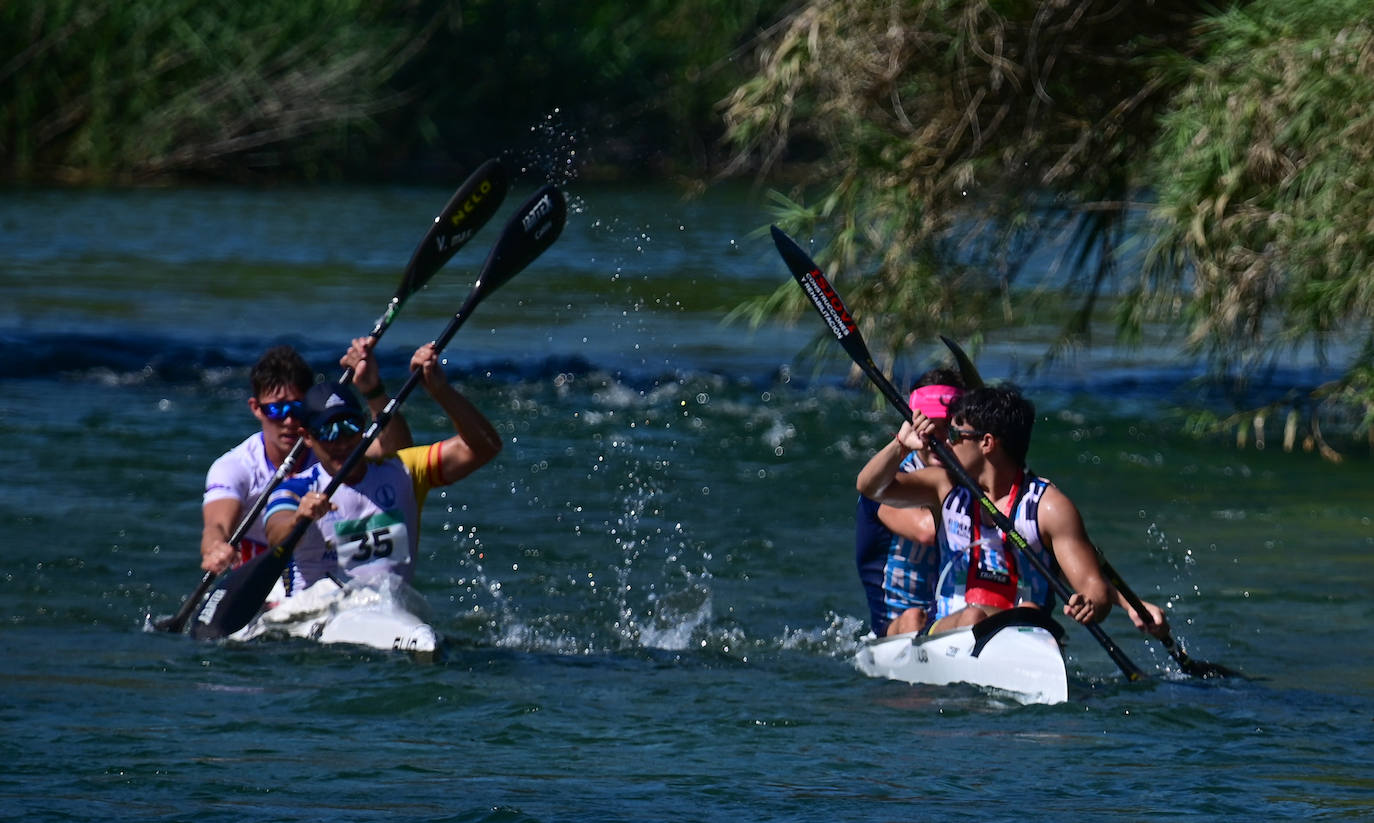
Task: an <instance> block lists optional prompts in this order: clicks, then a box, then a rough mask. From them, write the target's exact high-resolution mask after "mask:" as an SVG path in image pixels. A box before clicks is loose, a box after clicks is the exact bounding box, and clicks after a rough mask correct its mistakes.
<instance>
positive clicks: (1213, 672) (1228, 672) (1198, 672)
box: [940, 334, 1244, 677]
mask: <svg viewBox="0 0 1374 823" xmlns="http://www.w3.org/2000/svg"><path fill="white" fill-rule="evenodd" d="M940 339H941V340H943V341H944V343H945V346H946V347H948V348H949V350H950V353H952V354H953V355H954V361H955V362H956V363H957V364H958V365H959V373H960V374H962V375H963V378H964V388H966V389H973V388H979V387H981V386H982V385H983V378H982V376H981V375H980V374H978V369H977V367H976V366H974V365H973V360H972V359H971V358H970V357H969V356H968V355H967V354H965V353H964V350H963V349H962V348H960V346H959V344H958V343H956V342H954V341H953V340H951V339H950V338H948V337H946V336H944V335H943V334H942V335H940ZM1093 551H1094V552H1095V553H1096V554H1097V563H1098V565H1099V566H1100V567H1101V568H1102V573H1103V574H1104V575H1106V577H1107V582H1109V583H1111V584H1112V586H1114V587H1115V588H1116V590H1117V591H1119V592H1121V596H1122V597H1124V598H1125V599H1126V603H1127V604H1128V605H1129V606H1130V607H1131V608H1132V609H1133V610H1135V613H1136V614H1137V615H1139V616H1140V619H1141V621H1142V622H1143V623H1144V624H1145V630H1146V631H1147V632H1149V633H1150V634H1153V635H1155V637H1156V639H1157V640H1159V642H1160V643H1162V644H1163V645H1164V649H1165V650H1166V651H1167V652H1169V656H1170V657H1172V658H1173V659H1174V661H1175V662H1177V663H1178V667H1179V669H1180V670H1182V671H1183V673H1184V674H1187V675H1190V676H1192V677H1244V675H1242V674H1241V673H1240V672H1237V671H1235V670H1234V669H1228V668H1227V667H1225V666H1222V665H1219V664H1216V663H1208V662H1205V661H1200V660H1193V659H1192V658H1190V657H1189V656H1188V653H1187V652H1185V651H1184V650H1183V647H1182V646H1180V645H1178V644H1177V643H1176V642H1175V641H1174V636H1173V634H1172V633H1170V632H1169V631H1168V630H1167V629H1166V630H1165V632H1164V635H1163V636H1162V637H1161V636H1159V635H1158V634H1156V632H1155V631H1154V628H1155V622H1154V619H1153V618H1152V617H1150V612H1149V611H1148V610H1147V609H1146V608H1145V604H1144V603H1143V602H1142V601H1141V599H1140V598H1139V597H1137V596H1136V593H1135V592H1133V591H1131V587H1130V586H1128V585H1127V584H1126V581H1125V579H1123V578H1122V577H1121V574H1120V572H1118V571H1117V570H1116V569H1115V568H1113V567H1112V564H1111V563H1109V562H1108V561H1107V557H1106V555H1104V554H1103V553H1102V549H1100V548H1098V547H1097V546H1093Z"/></svg>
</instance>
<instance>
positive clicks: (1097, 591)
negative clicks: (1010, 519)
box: [1039, 486, 1120, 623]
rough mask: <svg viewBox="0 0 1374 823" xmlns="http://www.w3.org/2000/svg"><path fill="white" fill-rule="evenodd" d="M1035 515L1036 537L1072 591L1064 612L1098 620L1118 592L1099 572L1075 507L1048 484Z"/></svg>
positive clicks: (1083, 619) (1081, 620) (1089, 620)
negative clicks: (1038, 525)
mask: <svg viewBox="0 0 1374 823" xmlns="http://www.w3.org/2000/svg"><path fill="white" fill-rule="evenodd" d="M1039 518H1040V538H1041V540H1042V541H1043V542H1044V544H1045V546H1046V547H1048V548H1049V550H1050V551H1051V552H1053V553H1054V558H1055V560H1057V561H1058V562H1059V568H1060V569H1061V570H1062V571H1063V573H1064V577H1065V579H1066V580H1068V583H1069V586H1070V587H1071V588H1072V589H1073V590H1074V592H1075V594H1074V596H1073V597H1071V598H1070V599H1069V602H1068V603H1066V604H1065V605H1064V614H1065V615H1067V616H1069V617H1071V618H1073V619H1074V620H1077V621H1078V622H1079V623H1097V622H1099V621H1101V620H1102V619H1103V618H1105V617H1106V616H1107V615H1108V614H1109V613H1110V612H1111V610H1112V604H1113V603H1114V602H1117V598H1118V597H1119V596H1120V595H1119V593H1118V592H1117V591H1116V590H1115V589H1114V588H1112V586H1111V585H1110V584H1109V583H1108V582H1107V579H1106V577H1104V576H1103V574H1102V567H1101V566H1099V565H1098V563H1097V552H1096V550H1095V549H1094V548H1093V544H1092V542H1091V541H1090V540H1089V539H1088V532H1087V529H1086V527H1084V525H1083V516H1082V515H1081V514H1080V513H1079V511H1078V507H1077V506H1075V505H1074V504H1073V501H1072V500H1070V499H1069V498H1068V497H1067V496H1066V495H1065V494H1064V493H1063V492H1061V491H1060V490H1059V489H1058V488H1057V487H1055V486H1050V487H1049V488H1047V489H1046V490H1045V496H1044V497H1043V498H1041V500H1040V510H1039Z"/></svg>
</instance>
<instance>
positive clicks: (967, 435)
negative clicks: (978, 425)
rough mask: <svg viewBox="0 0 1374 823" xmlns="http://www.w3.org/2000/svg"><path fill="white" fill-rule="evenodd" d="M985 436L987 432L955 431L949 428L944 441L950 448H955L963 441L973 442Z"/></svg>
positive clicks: (973, 430)
mask: <svg viewBox="0 0 1374 823" xmlns="http://www.w3.org/2000/svg"><path fill="white" fill-rule="evenodd" d="M985 434H987V432H983V431H978V430H977V429H956V428H954V427H953V426H950V427H949V432H948V433H947V434H946V435H945V439H946V440H948V441H949V444H950V445H951V446H957V445H959V444H960V443H962V442H963V441H965V440H975V439H977V438H979V437H982V436H983V435H985Z"/></svg>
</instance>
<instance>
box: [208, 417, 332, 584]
mask: <svg viewBox="0 0 1374 823" xmlns="http://www.w3.org/2000/svg"><path fill="white" fill-rule="evenodd" d="M314 462H315V455H313V454H311V453H310V452H309V451H306V452H305V460H304V462H303V464H302V468H309V467H310V466H311V465H312V464H314ZM276 473H277V466H276V465H275V464H274V463H273V462H272V461H271V459H270V458H268V456H267V447H266V443H265V442H264V441H263V434H262V432H258V433H256V434H252V435H249V436H248V439H246V440H244V441H243V442H242V443H240V444H238V445H237V446H235V447H234V448H232V449H230V450H229V451H227V452H225V453H224V454H222V455H220V457H219V459H218V460H216V461H215V462H214V463H212V464H211V465H210V470H209V471H208V472H206V474H205V495H204V496H203V497H202V498H201V505H202V506H203V505H205V504H206V503H211V502H214V501H216V500H230V499H232V500H237V501H238V502H239V506H240V509H239V516H240V517H242V516H243V515H244V514H246V513H247V512H248V508H249V507H250V506H252V505H253V503H254V502H256V501H257V499H258V496H259V495H260V494H262V493H263V491H264V490H265V489H266V488H267V486H268V485H269V484H270V483H271V482H272V477H273V476H274V475H275V474H276ZM265 522H266V517H265V516H259V517H257V518H254V520H253V522H252V523H251V524H249V526H248V531H247V532H245V533H244V544H249V545H243V544H241V546H240V552H239V554H240V557H245V558H246V557H252V556H253V555H254V554H258V553H260V552H262V551H264V550H266V548H267V531H266V529H265V527H264V525H263V524H264V523H265ZM235 525H236V526H237V525H238V524H237V523H235Z"/></svg>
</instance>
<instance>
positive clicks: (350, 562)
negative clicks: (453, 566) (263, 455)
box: [266, 442, 446, 597]
mask: <svg viewBox="0 0 1374 823" xmlns="http://www.w3.org/2000/svg"><path fill="white" fill-rule="evenodd" d="M442 447H443V443H442V442H440V443H433V444H431V445H428V446H414V447H411V448H408V449H402V450H401V451H399V452H398V453H396V454H395V455H394V456H392V457H388V458H386V459H384V460H380V461H373V460H368V461H367V473H366V474H365V475H364V476H363V479H362V480H361V481H359V482H358V483H357V484H356V485H349V484H347V483H345V484H341V485H340V486H339V488H338V489H336V490H335V491H334V494H333V495H332V496H331V497H330V498H329V502H330V503H332V504H333V505H334V506H335V509H334V510H333V511H331V512H329V513H328V514H326V515H325V516H324V517H321V518H320V519H319V520H317V521H315V522H314V523H313V524H312V526H311V528H310V530H309V531H307V532H306V534H307V535H310V534H312V533H313V534H316V535H317V536H318V537H319V540H318V541H314V542H312V544H311V545H310V546H308V547H304V546H297V548H296V550H295V552H294V553H293V555H292V560H291V565H290V566H289V567H288V569H287V572H286V574H287V579H286V580H285V583H286V593H287V596H288V597H290V596H291V595H293V594H295V593H297V592H300V591H302V590H304V589H306V588H308V587H309V586H310V585H311V584H313V583H315V582H316V581H318V580H320V579H322V578H324V577H326V576H328V575H330V574H331V573H333V572H336V571H340V570H342V571H343V572H345V573H346V574H348V575H349V576H358V577H373V576H377V575H383V574H396V575H399V576H400V577H401V578H402V579H403V580H405V581H406V582H410V580H411V579H412V578H413V577H414V575H415V559H416V556H417V552H418V549H419V538H420V509H421V507H422V506H423V504H424V499H425V495H426V494H428V493H429V490H430V489H431V488H433V487H434V486H442V485H446V481H445V480H444V479H443V477H442V476H441V471H440V468H441V466H440V461H439V457H440V454H441V453H442ZM331 480H332V478H331V476H330V474H329V473H328V472H327V471H325V470H324V467H323V466H320V465H318V464H317V465H315V466H314V467H313V468H312V469H310V470H309V471H306V472H302V473H300V474H298V475H296V476H295V477H293V478H292V479H290V480H288V481H287V482H285V483H283V484H282V485H281V487H280V488H278V489H277V490H276V491H275V492H273V494H272V497H271V499H270V501H269V502H268V504H267V512H266V516H267V517H271V516H272V515H274V514H276V513H277V512H282V511H290V512H294V511H295V510H296V509H297V508H298V507H299V505H300V499H301V497H302V496H303V495H304V494H306V492H311V491H324V489H325V487H326V486H328V485H329V483H330V482H331ZM302 542H304V541H302ZM303 549H304V550H303Z"/></svg>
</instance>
